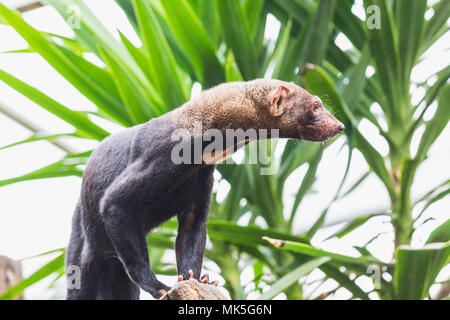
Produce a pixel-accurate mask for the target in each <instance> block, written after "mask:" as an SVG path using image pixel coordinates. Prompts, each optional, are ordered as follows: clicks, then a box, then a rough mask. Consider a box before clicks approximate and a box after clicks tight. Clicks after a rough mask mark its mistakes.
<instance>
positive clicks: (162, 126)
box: [66, 79, 344, 299]
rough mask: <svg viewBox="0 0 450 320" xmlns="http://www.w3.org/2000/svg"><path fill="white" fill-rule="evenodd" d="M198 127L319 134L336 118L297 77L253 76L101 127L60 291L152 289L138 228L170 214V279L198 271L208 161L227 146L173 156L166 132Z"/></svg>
mask: <svg viewBox="0 0 450 320" xmlns="http://www.w3.org/2000/svg"><path fill="white" fill-rule="evenodd" d="M195 123H201V125H202V129H201V130H200V131H198V130H195ZM208 129H217V130H219V131H220V132H225V131H226V130H227V129H243V130H247V129H255V130H259V129H267V130H271V129H278V130H279V131H278V132H279V137H280V138H293V139H305V140H311V141H324V140H327V139H328V138H330V137H333V136H335V135H336V134H338V133H340V132H342V131H343V130H344V126H343V124H342V123H340V122H339V121H338V120H336V119H335V118H334V117H333V115H331V114H330V113H329V112H328V111H327V110H326V109H325V108H324V107H323V106H322V103H321V101H320V100H319V99H318V98H317V97H315V96H313V95H311V94H310V93H308V92H307V91H306V90H304V89H302V88H301V87H299V86H297V85H295V84H293V83H287V82H284V81H280V80H269V79H257V80H253V81H248V82H231V83H225V84H221V85H219V86H217V87H214V88H212V89H209V90H206V91H204V92H203V93H202V94H201V95H199V96H198V97H197V98H195V99H193V100H191V101H189V102H187V103H185V104H184V105H182V106H181V107H179V108H177V109H174V110H173V111H171V112H169V113H167V114H165V115H163V116H161V117H158V118H154V119H151V120H150V121H148V122H146V123H144V124H140V125H137V126H134V127H132V128H128V129H126V130H124V131H122V132H119V133H118V134H114V135H112V136H110V137H108V138H107V139H105V140H104V141H103V142H102V143H101V144H100V145H99V146H98V148H97V149H96V150H95V151H94V152H93V153H92V156H91V158H90V160H89V163H88V165H87V168H86V171H85V173H84V176H83V181H82V188H81V196H80V199H79V201H78V204H77V206H76V209H75V213H74V216H73V220H72V233H71V237H70V243H69V247H68V250H67V258H66V268H67V274H68V277H69V278H70V279H71V281H79V282H78V284H77V283H69V284H68V295H67V298H68V299H138V298H139V288H142V289H143V290H145V291H147V292H149V293H150V294H152V295H153V296H154V297H155V298H158V297H160V296H161V295H162V294H163V293H164V292H165V291H166V290H168V289H169V288H168V287H167V286H166V285H164V284H163V283H162V282H160V281H159V280H157V278H156V276H155V274H154V273H153V272H152V270H151V268H150V264H149V255H148V248H147V243H146V235H147V234H148V233H149V232H150V231H151V230H152V229H154V228H155V227H157V226H158V225H160V224H161V223H163V222H164V221H166V220H168V219H170V218H171V217H173V216H177V218H178V235H177V239H176V245H175V251H176V260H177V268H178V274H179V275H180V279H187V278H190V277H191V276H193V277H194V278H196V279H198V278H199V277H200V272H201V268H202V261H203V252H204V249H205V241H206V221H207V217H208V211H209V204H210V196H211V189H212V185H213V171H214V168H215V164H216V163H217V162H218V161H220V160H221V157H222V156H223V157H225V156H226V155H227V154H226V153H225V152H224V153H223V154H221V153H220V152H219V153H217V152H216V153H215V155H214V156H213V157H212V159H213V161H205V160H203V161H200V163H198V161H197V162H196V163H175V162H174V161H173V148H174V147H175V146H176V145H177V143H179V141H176V140H174V139H172V136H173V133H174V132H175V131H176V130H183V132H185V133H186V134H188V135H190V136H192V138H193V141H194V140H195V139H196V138H197V139H198V138H199V137H200V138H201V136H202V135H204V134H205V132H206V131H207V130H208ZM245 142H248V140H246V141H245ZM217 154H219V158H218V157H217ZM202 159H205V158H202ZM208 159H211V155H209V157H208ZM76 271H78V275H79V277H78V278H77V277H76V275H77V274H76Z"/></svg>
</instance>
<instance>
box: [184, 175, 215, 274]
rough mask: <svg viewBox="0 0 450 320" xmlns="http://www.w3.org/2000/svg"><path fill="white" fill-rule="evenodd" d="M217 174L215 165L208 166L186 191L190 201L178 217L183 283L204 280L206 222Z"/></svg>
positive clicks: (191, 182) (193, 179)
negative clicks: (202, 273)
mask: <svg viewBox="0 0 450 320" xmlns="http://www.w3.org/2000/svg"><path fill="white" fill-rule="evenodd" d="M213 172H214V167H213V166H208V167H205V168H204V169H202V170H201V171H200V172H199V173H198V175H197V176H195V177H192V179H191V180H190V181H189V185H186V187H185V188H184V190H187V191H186V192H188V197H187V198H188V199H190V200H189V201H188V202H187V205H186V207H185V208H183V210H182V212H180V213H179V214H178V236H177V240H176V243H175V252H176V258H177V268H178V275H179V276H181V278H179V279H180V280H184V279H190V278H195V279H199V278H200V273H201V270H202V263H203V253H204V251H205V243H206V222H207V220H208V212H209V204H210V200H211V190H212V186H213V183H214V178H213ZM190 270H191V272H189V271H190Z"/></svg>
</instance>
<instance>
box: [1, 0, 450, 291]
mask: <svg viewBox="0 0 450 320" xmlns="http://www.w3.org/2000/svg"><path fill="white" fill-rule="evenodd" d="M0 2H3V3H6V4H7V5H10V4H11V1H0ZM87 3H88V5H89V6H90V7H91V9H92V10H93V11H94V12H95V14H96V15H98V17H99V19H100V20H101V21H102V22H104V24H105V25H106V26H107V27H108V29H109V30H111V32H112V33H113V34H116V31H115V28H118V29H119V30H121V32H123V33H124V34H125V35H126V36H127V37H128V38H130V39H131V40H132V41H133V42H135V43H138V42H139V39H138V38H137V36H136V35H135V34H134V31H133V29H132V28H131V26H130V25H129V24H128V22H127V21H126V19H125V18H124V16H123V13H122V12H121V11H120V10H118V9H117V7H116V6H115V5H110V3H111V2H110V1H105V0H102V1H99V0H97V1H88V2H87ZM357 4H360V2H359V1H357ZM363 13H364V12H362V14H363ZM355 14H358V16H360V14H361V7H358V6H355ZM24 18H25V20H26V21H27V22H28V23H30V24H31V25H32V26H34V27H35V28H37V29H39V30H43V31H48V32H54V33H58V34H62V35H65V36H71V35H72V34H73V33H72V30H71V29H70V28H69V27H68V26H67V25H66V24H65V22H64V21H63V19H62V18H60V17H59V16H58V14H57V13H56V11H54V10H53V9H52V8H49V7H44V8H40V9H36V10H33V11H31V12H27V13H25V14H24ZM278 28H279V25H278V23H277V21H275V20H274V19H270V20H269V24H268V28H267V30H266V31H267V32H266V35H267V37H268V38H274V37H276V35H277V32H278ZM347 42H348V41H346V39H345V37H339V38H338V45H339V46H341V47H343V48H346V46H348V44H347ZM449 44H450V35H449V34H448V33H447V34H446V35H445V36H444V37H442V38H441V39H440V40H439V41H438V43H437V44H436V45H435V46H434V47H433V48H432V50H430V51H429V52H428V53H427V54H426V59H425V60H424V62H422V63H421V64H419V65H418V66H417V67H416V68H415V69H414V71H413V81H415V82H420V81H423V80H425V79H426V78H427V77H428V76H430V75H432V74H434V73H435V72H436V71H439V70H440V69H442V68H443V67H445V66H446V65H448V62H449V61H450V50H448V49H449ZM26 47H27V44H26V42H25V41H24V40H22V39H21V38H20V36H18V35H17V34H16V33H15V32H14V31H13V30H12V28H10V27H7V26H3V25H0V51H5V50H16V49H21V48H26ZM0 69H2V70H5V71H7V72H9V73H11V74H13V75H14V76H16V77H18V78H20V79H21V80H23V81H25V82H26V83H28V84H30V85H32V86H34V87H36V88H37V89H39V90H41V91H43V92H45V93H46V94H48V95H49V96H51V97H52V98H54V99H56V100H57V101H59V102H61V103H63V104H64V105H66V106H70V107H73V108H74V109H77V110H95V109H96V107H95V106H94V105H93V104H92V103H91V102H90V101H89V100H87V99H86V98H85V97H83V96H82V95H81V94H80V93H79V92H78V91H77V90H76V89H75V88H73V87H72V86H71V85H70V84H69V83H68V82H67V81H66V80H64V79H63V78H62V77H61V76H60V75H59V74H58V73H57V72H56V71H55V70H54V69H52V68H51V67H50V66H49V65H48V63H47V62H46V61H44V60H43V59H42V58H41V57H39V56H38V55H37V54H30V53H25V54H1V53H0ZM412 94H413V99H420V98H421V96H423V94H424V92H419V91H418V90H417V91H415V92H412ZM0 104H3V105H7V106H9V107H10V108H13V109H14V110H15V111H16V112H19V113H20V114H21V115H23V116H24V117H26V118H27V119H30V120H32V122H34V123H36V124H39V125H41V126H43V124H45V129H46V131H47V132H49V133H60V132H61V133H62V132H70V131H71V130H72V129H73V128H71V126H70V125H67V124H66V123H65V122H63V121H61V120H59V119H58V118H57V117H55V116H53V115H52V114H50V113H48V112H46V111H45V110H43V109H42V108H40V107H38V106H36V105H35V104H34V103H32V102H31V101H29V100H28V99H27V98H25V97H23V96H22V95H21V94H19V93H17V92H16V91H14V90H13V89H11V88H9V87H8V86H7V85H5V84H4V83H3V82H0ZM430 109H432V108H430ZM375 111H376V110H375ZM430 112H431V113H432V112H433V110H431V111H430ZM427 116H428V117H431V116H432V114H428V115H427ZM118 129H120V128H119V127H118V126H108V130H110V131H111V132H115V131H117V130H118ZM360 129H361V130H362V131H363V133H364V134H365V136H366V137H367V138H368V139H369V141H370V142H372V143H373V144H374V146H375V147H376V148H377V150H379V151H380V152H381V153H382V154H383V155H385V154H386V153H387V152H388V149H387V147H386V145H385V143H384V141H383V140H382V139H381V138H380V136H379V134H378V132H377V129H374V128H373V126H372V125H370V124H369V123H368V122H362V123H361V126H360ZM29 135H30V132H29V131H28V130H27V129H24V128H23V127H22V126H20V125H19V124H17V123H15V122H14V121H12V120H10V119H9V118H7V117H5V116H4V115H3V114H1V113H0V146H3V145H7V144H9V143H12V142H15V141H19V140H22V139H24V138H27V137H28V136H29ZM64 141H67V143H69V144H70V145H72V146H73V147H75V148H76V149H77V150H78V151H83V150H89V149H91V148H92V147H94V146H95V145H96V143H95V142H81V143H80V141H79V140H76V139H65V140H64ZM343 142H344V138H340V139H339V140H338V141H337V142H335V143H334V144H333V145H332V146H330V147H329V148H327V150H326V152H325V154H324V157H323V159H322V162H321V163H320V166H319V169H318V179H317V181H316V183H315V185H314V189H315V190H316V191H317V193H316V194H311V195H308V196H307V197H306V198H305V199H304V200H303V202H302V204H301V206H300V213H299V214H298V219H297V221H296V223H295V230H296V231H298V232H302V231H306V230H308V228H309V227H310V226H311V225H312V224H313V223H314V222H315V220H316V219H317V217H318V216H319V215H320V213H321V211H322V210H323V209H324V208H325V207H326V206H327V204H328V203H329V201H330V200H331V199H332V197H333V196H334V193H335V191H336V189H337V187H338V185H339V183H340V180H341V178H342V176H343V174H344V170H345V165H346V160H347V159H346V158H347V150H346V148H344V149H343V150H342V151H341V152H339V149H340V148H341V146H342V144H343ZM449 142H450V126H448V125H447V128H446V129H445V130H444V132H443V133H442V135H441V136H440V138H439V139H438V140H437V141H436V143H435V144H434V146H433V147H432V148H431V149H430V152H429V159H427V160H426V161H425V162H424V163H423V164H422V166H421V167H420V169H419V171H418V172H417V176H416V180H415V184H414V186H413V192H412V197H413V199H415V198H418V197H419V196H420V195H422V194H423V193H424V192H426V191H427V190H429V189H430V188H432V187H433V186H436V185H438V184H439V183H441V182H443V181H445V180H447V179H448V178H449V169H448V168H449V163H450V144H449ZM63 155H64V154H63V152H62V151H60V150H59V149H57V148H56V147H54V146H53V145H51V144H49V143H48V142H44V141H42V142H35V143H31V144H26V145H22V146H17V147H14V148H11V149H7V150H4V151H0V180H1V179H7V178H11V177H16V176H19V175H22V174H25V173H27V172H30V171H32V170H35V169H38V168H41V167H43V166H45V165H47V164H50V163H52V162H54V161H57V160H59V159H60V158H61V157H62V156H63ZM353 157H354V158H353V162H352V165H351V169H350V173H349V177H348V181H347V183H346V185H345V186H344V190H345V189H346V187H348V186H350V185H351V184H352V183H353V182H355V181H356V180H357V179H358V178H359V177H360V176H361V175H362V174H363V173H365V172H366V171H367V169H368V166H367V164H366V163H365V161H364V159H363V157H362V155H361V153H360V152H359V151H357V150H355V151H354V154H353ZM305 172H306V167H305V166H302V167H301V168H299V169H298V170H297V171H296V173H295V174H293V175H292V176H291V177H290V178H289V179H288V182H287V183H288V188H287V190H288V191H287V192H286V194H285V195H284V196H283V200H284V201H285V204H286V207H287V208H288V209H289V208H290V207H291V206H292V202H293V195H294V194H295V192H296V190H297V188H298V185H299V183H300V182H301V178H302V176H303V175H304V174H305ZM80 184H81V179H79V178H77V177H68V178H56V179H46V180H36V181H31V182H22V183H18V184H13V185H9V186H6V187H2V188H0V255H6V256H9V257H11V258H14V259H21V258H24V257H28V256H32V255H36V254H39V253H42V252H45V251H49V250H52V249H56V248H61V247H65V246H66V245H67V243H68V239H69V234H70V227H71V225H70V221H71V217H72V213H73V209H74V208H75V203H76V201H77V198H78V195H79V191H80ZM216 188H218V189H219V193H221V194H225V193H226V190H227V186H226V183H224V184H220V185H216ZM290 190H292V191H291V192H289V191H290ZM388 207H389V199H388V195H387V194H386V192H385V189H384V187H383V186H382V184H381V182H380V181H379V180H378V178H377V177H376V176H375V175H374V174H372V175H371V176H370V177H369V178H368V179H367V180H366V181H365V182H364V183H363V184H362V185H361V186H360V187H359V188H358V189H357V191H355V192H354V193H353V194H352V195H351V196H348V197H347V198H345V199H344V200H341V201H338V202H337V203H335V204H334V206H333V207H332V208H331V210H330V211H329V213H328V218H327V221H326V223H327V224H332V223H336V222H340V221H343V219H344V218H346V217H349V216H358V215H360V214H364V213H371V212H374V211H380V210H385V209H387V208H388ZM449 208H450V197H446V198H444V199H443V200H441V201H440V202H438V203H436V204H434V205H433V206H431V207H430V209H429V210H428V211H427V213H426V214H425V216H424V219H426V218H428V217H434V218H435V220H433V221H430V222H428V223H426V224H425V225H423V226H422V227H420V228H419V229H418V231H417V232H416V233H415V234H414V237H413V243H412V244H413V245H414V246H420V245H421V244H422V243H423V242H424V241H425V240H426V238H427V237H428V235H429V233H430V232H431V231H432V230H433V229H434V228H435V227H436V226H437V225H439V224H441V223H442V222H443V221H445V220H446V219H448V218H449V217H450V214H449ZM386 221H387V220H386V218H383V217H379V218H375V219H372V220H371V222H369V223H366V224H365V225H364V226H363V227H360V228H358V229H357V230H356V231H354V232H352V233H351V234H349V235H347V236H345V237H343V238H342V239H331V240H328V241H323V239H325V238H326V237H327V236H328V235H329V234H330V233H331V232H332V231H334V230H336V229H337V228H338V227H340V226H341V225H342V224H337V225H334V226H332V227H330V228H327V229H325V230H323V231H321V232H319V233H318V235H317V236H316V237H315V238H314V239H313V244H314V245H315V246H317V247H320V248H323V249H326V250H329V251H333V252H339V253H342V254H347V255H352V256H358V253H357V251H356V250H355V249H353V248H352V246H354V245H363V244H364V243H366V242H367V241H368V240H369V239H370V238H372V237H373V236H374V235H376V234H377V233H379V232H387V233H385V234H383V235H381V236H380V237H379V238H378V239H377V240H376V241H374V242H373V243H372V244H371V245H370V246H369V247H368V248H369V250H370V251H371V252H372V254H373V255H374V256H375V257H377V258H379V259H381V260H382V261H389V259H390V258H391V256H392V251H393V242H392V241H393V234H392V232H391V228H390V224H388V223H386ZM46 261H48V257H46V258H44V259H42V258H41V259H32V260H26V261H24V263H23V265H24V276H28V275H30V274H31V273H32V272H33V271H35V270H36V268H37V267H39V266H40V265H42V263H44V262H46ZM208 266H209V265H208ZM212 268H214V266H212ZM445 273H446V274H448V272H445ZM252 276H253V275H252V271H251V270H247V269H246V270H244V272H243V275H242V281H243V282H245V283H247V282H248V281H250V280H251V279H252ZM320 276H321V273H320V271H317V272H314V273H313V274H312V275H311V276H310V277H309V278H308V282H310V281H312V280H314V279H316V278H318V277H320ZM212 277H213V276H212ZM216 277H217V275H216ZM445 277H446V275H441V276H440V278H442V279H441V280H444V278H445ZM162 278H163V277H162ZM163 281H166V282H167V283H168V284H169V285H170V284H171V283H173V282H174V281H175V278H174V277H164V279H163ZM58 283H59V286H58V288H59V289H58V290H56V291H55V290H54V291H51V292H49V291H48V290H45V289H46V284H38V285H35V286H33V287H31V288H30V289H29V290H27V292H26V297H27V298H29V299H48V298H62V297H64V294H65V292H64V290H65V289H64V281H63V280H61V281H59V282H58ZM360 283H362V285H363V287H364V288H366V289H370V288H371V284H370V280H369V279H368V278H362V279H360ZM334 285H335V284H333V283H332V281H331V282H329V283H327V285H325V286H324V287H323V288H325V289H326V288H330V287H333V286H334ZM55 292H56V293H55ZM320 292H321V291H320V290H319V291H318V292H317V294H318V293H320ZM49 294H52V295H53V294H55V296H51V295H49ZM348 296H349V294H348V292H346V290H345V289H342V290H340V291H338V292H337V294H336V295H335V296H334V297H333V298H347V297H348Z"/></svg>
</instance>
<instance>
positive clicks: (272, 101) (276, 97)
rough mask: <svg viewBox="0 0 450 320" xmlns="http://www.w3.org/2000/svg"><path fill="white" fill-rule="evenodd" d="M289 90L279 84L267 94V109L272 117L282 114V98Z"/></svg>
mask: <svg viewBox="0 0 450 320" xmlns="http://www.w3.org/2000/svg"><path fill="white" fill-rule="evenodd" d="M289 92H290V90H289V89H288V88H287V87H285V86H283V85H281V86H279V87H278V88H275V89H273V90H272V91H271V92H270V94H269V111H270V114H271V115H273V116H274V117H278V116H280V115H282V114H283V111H284V110H283V105H284V103H283V100H284V99H285V98H286V97H287V95H288V94H289Z"/></svg>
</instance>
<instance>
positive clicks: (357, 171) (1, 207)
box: [0, 0, 450, 299]
mask: <svg viewBox="0 0 450 320" xmlns="http://www.w3.org/2000/svg"><path fill="white" fill-rule="evenodd" d="M449 15H450V2H449V1H425V0H414V1H405V0H400V1H383V0H379V1H376V0H373V1H358V0H356V1H352V0H345V1H339V2H338V1H336V0H334V1H333V0H320V1H319V0H317V1H316V0H308V1H301V0H292V1H290V0H289V1H288V0H230V1H224V0H215V1H204V0H172V1H165V0H142V1H128V0H122V1H121V0H116V1H113V0H97V1H89V0H86V1H82V0H63V1H56V0H48V1H42V2H35V1H19V0H9V1H0V164H1V165H0V255H5V256H8V257H9V258H12V259H15V260H20V261H21V263H22V268H23V270H22V274H23V278H24V279H23V280H22V281H20V282H19V283H18V284H15V285H14V286H12V288H10V289H9V290H8V291H6V292H3V293H1V292H0V298H2V299H11V298H14V297H17V296H19V295H20V294H22V293H23V291H24V290H25V294H24V296H25V298H26V299H62V298H64V297H65V277H64V247H65V246H66V245H67V243H68V239H69V235H70V229H71V223H70V221H71V217H72V213H73V210H74V207H75V203H76V201H77V199H78V196H79V192H80V185H81V179H80V177H81V175H82V172H83V169H84V167H85V164H86V161H87V159H88V157H89V154H90V152H91V150H92V149H93V148H95V147H96V146H97V145H98V143H99V142H100V141H101V140H102V139H103V138H105V137H106V136H108V135H109V134H113V133H115V132H118V131H120V130H122V129H123V128H125V127H129V126H132V125H135V124H138V123H142V122H145V121H147V120H148V119H150V118H152V117H157V116H160V115H162V114H164V113H165V112H168V111H170V110H171V109H173V108H176V107H178V106H180V105H181V104H182V103H184V102H186V101H187V100H189V99H190V98H191V97H193V96H196V95H198V94H200V93H201V91H202V90H203V89H206V88H209V87H211V86H214V85H216V84H218V83H221V82H224V81H238V80H251V79H254V78H262V77H266V78H278V79H283V80H286V81H293V82H295V83H297V84H299V85H301V86H303V87H304V88H306V89H308V90H309V91H310V92H311V93H313V94H315V95H317V96H318V97H320V98H321V99H322V101H323V103H324V104H325V106H326V107H327V108H328V109H329V110H330V111H332V113H333V114H334V115H335V116H336V117H337V118H338V119H339V120H341V121H342V122H344V123H345V125H346V130H345V134H343V135H341V136H340V137H338V138H336V139H334V140H331V141H328V142H326V143H324V144H319V143H310V142H305V141H286V140H279V141H276V143H275V145H274V146H273V149H272V151H273V152H272V153H271V161H272V164H273V165H274V167H275V168H276V169H275V170H274V172H273V174H272V175H261V174H260V169H261V167H262V165H260V164H257V165H249V164H246V165H242V164H240V163H241V162H243V159H244V157H245V156H246V154H247V153H248V150H247V149H246V150H240V151H239V152H238V153H236V154H235V155H234V156H233V159H234V160H235V164H231V165H230V164H223V165H219V166H218V168H217V170H216V172H215V185H214V194H213V199H212V205H211V212H210V220H209V225H208V243H207V251H206V253H205V263H204V269H205V271H209V272H210V278H212V279H213V280H215V279H217V280H219V284H220V285H221V286H224V289H223V290H224V291H226V292H227V294H229V295H230V297H231V298H232V299H257V298H262V299H429V298H446V297H447V298H448V293H449V278H450V268H449V266H448V262H449V253H450V249H449V243H448V241H449V239H450V223H449V218H450V210H449V208H450V197H448V196H447V195H448V193H449V191H450V180H449V178H450V172H449V169H448V168H449V166H448V164H449V163H450V127H449V126H448V120H449V117H450V105H449V101H450V85H449V81H448V78H449V76H450V68H449V61H450V50H449V49H450V47H449V44H450V33H449V32H448V31H449V20H448V19H449ZM176 226H177V222H176V220H171V221H169V222H168V223H166V224H164V225H163V226H161V227H160V228H158V230H156V231H155V232H154V233H152V235H149V237H148V243H149V248H150V261H151V264H152V268H153V269H154V270H155V272H156V273H157V274H158V277H159V278H160V279H161V280H162V281H163V282H166V283H167V284H168V285H172V284H174V283H175V282H176V268H175V257H174V252H173V246H174V245H173V244H174V239H175V236H176ZM263 236H268V237H270V238H275V239H285V240H289V242H288V244H289V245H287V246H285V247H283V248H276V247H275V246H273V245H271V244H270V243H269V242H267V241H265V240H263V239H262V237H263ZM0 275H1V272H0ZM0 288H1V287H0ZM141 298H148V299H150V296H149V295H147V294H145V293H143V294H142V295H141Z"/></svg>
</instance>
